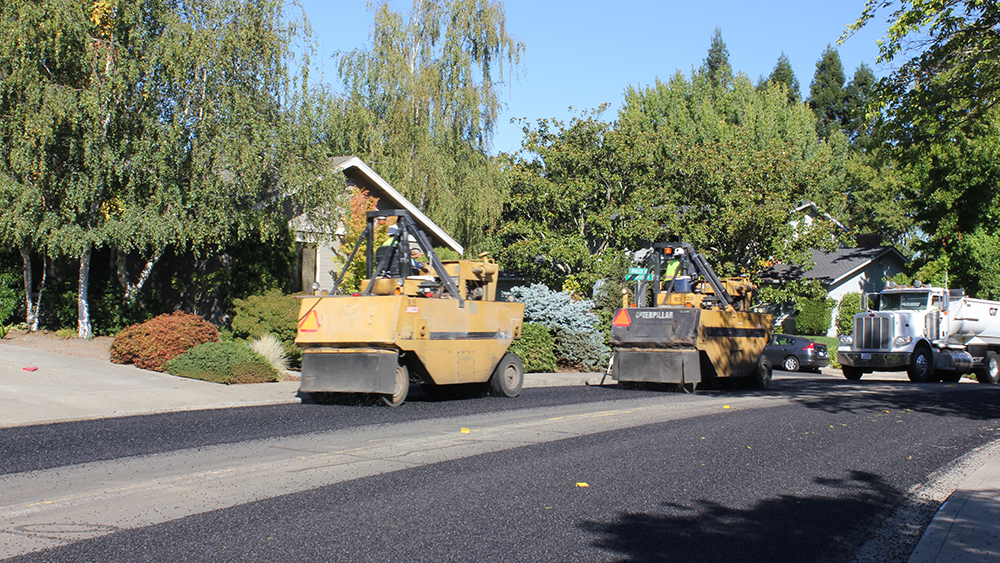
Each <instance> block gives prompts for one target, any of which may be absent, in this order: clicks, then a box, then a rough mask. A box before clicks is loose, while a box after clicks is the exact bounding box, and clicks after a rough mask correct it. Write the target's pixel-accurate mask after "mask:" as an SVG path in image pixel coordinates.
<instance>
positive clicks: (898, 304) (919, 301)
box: [878, 293, 927, 311]
mask: <svg viewBox="0 0 1000 563" xmlns="http://www.w3.org/2000/svg"><path fill="white" fill-rule="evenodd" d="M878 308H879V310H880V311H920V310H923V309H926V308H927V294H926V293H883V294H882V295H881V298H880V299H879V307H878Z"/></svg>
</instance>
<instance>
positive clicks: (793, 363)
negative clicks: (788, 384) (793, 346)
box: [781, 356, 799, 371]
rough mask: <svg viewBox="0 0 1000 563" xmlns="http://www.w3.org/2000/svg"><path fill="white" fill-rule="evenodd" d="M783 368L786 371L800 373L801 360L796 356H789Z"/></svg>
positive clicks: (783, 363) (782, 365)
mask: <svg viewBox="0 0 1000 563" xmlns="http://www.w3.org/2000/svg"><path fill="white" fill-rule="evenodd" d="M781 367H782V368H784V370H785V371H799V359H798V358H796V357H795V356H788V357H787V358H785V361H784V362H782V364H781Z"/></svg>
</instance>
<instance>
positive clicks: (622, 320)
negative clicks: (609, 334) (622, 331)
mask: <svg viewBox="0 0 1000 563" xmlns="http://www.w3.org/2000/svg"><path fill="white" fill-rule="evenodd" d="M611 324H613V325H615V326H621V327H626V326H628V325H630V324H632V319H631V318H629V316H628V309H620V310H619V311H618V314H617V315H615V320H613V321H611Z"/></svg>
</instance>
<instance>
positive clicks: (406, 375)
mask: <svg viewBox="0 0 1000 563" xmlns="http://www.w3.org/2000/svg"><path fill="white" fill-rule="evenodd" d="M409 393H410V370H408V369H406V366H405V365H403V364H399V365H398V366H396V381H395V385H394V387H393V391H392V395H382V402H383V403H385V404H386V405H387V406H390V407H398V406H399V405H402V404H403V402H405V401H406V396H407V395H408V394H409Z"/></svg>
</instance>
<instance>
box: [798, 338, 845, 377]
mask: <svg viewBox="0 0 1000 563" xmlns="http://www.w3.org/2000/svg"><path fill="white" fill-rule="evenodd" d="M802 336H803V337H805V338H808V339H809V340H812V341H813V342H817V343H819V344H825V345H826V351H827V353H828V354H829V355H830V367H832V368H833V369H840V364H839V363H837V346H840V339H839V338H837V337H836V336H806V335H805V334H803V335H802Z"/></svg>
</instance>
